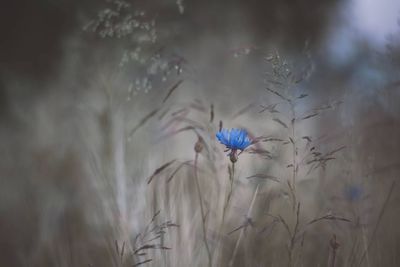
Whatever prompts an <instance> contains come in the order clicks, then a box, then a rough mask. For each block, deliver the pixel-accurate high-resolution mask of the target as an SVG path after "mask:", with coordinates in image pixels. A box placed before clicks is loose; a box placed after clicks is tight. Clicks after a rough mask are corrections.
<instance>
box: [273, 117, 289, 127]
mask: <svg viewBox="0 0 400 267" xmlns="http://www.w3.org/2000/svg"><path fill="white" fill-rule="evenodd" d="M272 120H273V121H275V122H277V123H279V124H280V125H282V126H283V127H285V128H286V129H287V128H288V126H287V125H286V123H284V122H283V121H281V120H280V119H278V118H273V119H272Z"/></svg>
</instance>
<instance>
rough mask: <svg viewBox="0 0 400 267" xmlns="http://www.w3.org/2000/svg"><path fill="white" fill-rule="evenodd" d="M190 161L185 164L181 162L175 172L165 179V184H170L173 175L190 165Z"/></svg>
mask: <svg viewBox="0 0 400 267" xmlns="http://www.w3.org/2000/svg"><path fill="white" fill-rule="evenodd" d="M191 162H192V160H188V161H185V162H182V163H181V164H179V166H178V167H177V168H176V169H175V171H174V172H173V173H172V174H171V175H170V176H169V177H168V179H167V183H169V182H171V180H172V178H174V176H175V174H177V172H178V171H179V170H180V169H181V168H182V167H183V166H185V165H189V163H191Z"/></svg>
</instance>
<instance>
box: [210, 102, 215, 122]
mask: <svg viewBox="0 0 400 267" xmlns="http://www.w3.org/2000/svg"><path fill="white" fill-rule="evenodd" d="M213 121H214V105H213V104H211V105H210V122H213Z"/></svg>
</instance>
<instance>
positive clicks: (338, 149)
mask: <svg viewBox="0 0 400 267" xmlns="http://www.w3.org/2000/svg"><path fill="white" fill-rule="evenodd" d="M345 148H346V146H341V147H339V148H336V149H334V150H332V151H330V152H328V153H326V154H325V156H331V155H333V154H335V153H336V152H339V151H340V150H342V149H345Z"/></svg>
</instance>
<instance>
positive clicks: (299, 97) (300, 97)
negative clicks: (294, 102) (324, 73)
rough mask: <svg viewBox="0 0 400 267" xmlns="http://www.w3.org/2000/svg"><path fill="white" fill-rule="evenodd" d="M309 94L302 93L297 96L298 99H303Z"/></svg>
mask: <svg viewBox="0 0 400 267" xmlns="http://www.w3.org/2000/svg"><path fill="white" fill-rule="evenodd" d="M307 96H308V94H301V95H299V96H298V97H297V99H302V98H305V97H307Z"/></svg>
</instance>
